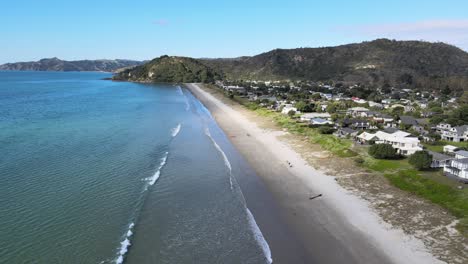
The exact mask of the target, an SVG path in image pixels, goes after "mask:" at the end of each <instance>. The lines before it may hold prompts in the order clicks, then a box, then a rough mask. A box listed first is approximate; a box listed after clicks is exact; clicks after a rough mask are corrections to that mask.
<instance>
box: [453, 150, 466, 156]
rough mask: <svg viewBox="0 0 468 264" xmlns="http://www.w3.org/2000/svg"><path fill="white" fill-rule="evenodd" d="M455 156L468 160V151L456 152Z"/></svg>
mask: <svg viewBox="0 0 468 264" xmlns="http://www.w3.org/2000/svg"><path fill="white" fill-rule="evenodd" d="M455 154H456V155H460V156H463V157H467V158H468V151H466V150H459V151H455Z"/></svg>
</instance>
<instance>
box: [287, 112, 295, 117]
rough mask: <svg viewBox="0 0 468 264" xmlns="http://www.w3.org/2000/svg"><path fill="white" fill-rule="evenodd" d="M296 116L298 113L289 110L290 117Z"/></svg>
mask: <svg viewBox="0 0 468 264" xmlns="http://www.w3.org/2000/svg"><path fill="white" fill-rule="evenodd" d="M295 114H296V111H294V110H289V112H288V116H289V117H293V116H294V115H295Z"/></svg>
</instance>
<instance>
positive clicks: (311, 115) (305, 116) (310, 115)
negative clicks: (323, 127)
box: [301, 113, 331, 122]
mask: <svg viewBox="0 0 468 264" xmlns="http://www.w3.org/2000/svg"><path fill="white" fill-rule="evenodd" d="M314 118H323V119H327V120H329V119H330V118H331V115H330V114H329V113H305V114H303V115H301V121H304V122H310V120H311V119H314Z"/></svg>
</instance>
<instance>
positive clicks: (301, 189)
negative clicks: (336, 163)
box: [187, 84, 444, 263]
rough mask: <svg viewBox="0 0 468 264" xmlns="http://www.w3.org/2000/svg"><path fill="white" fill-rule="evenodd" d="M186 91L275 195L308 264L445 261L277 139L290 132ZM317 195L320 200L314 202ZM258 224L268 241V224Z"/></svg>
mask: <svg viewBox="0 0 468 264" xmlns="http://www.w3.org/2000/svg"><path fill="white" fill-rule="evenodd" d="M187 88H189V89H190V91H191V92H192V93H193V94H194V95H195V96H196V97H197V98H198V99H199V100H200V101H201V102H202V103H203V104H204V105H205V106H206V107H207V108H208V109H209V110H210V112H211V113H212V115H213V116H214V118H215V119H216V121H217V122H218V124H219V125H220V127H221V128H222V129H223V130H224V132H225V133H226V135H227V136H228V137H229V139H230V141H231V142H232V143H233V145H234V146H235V147H236V148H237V149H238V151H239V152H240V153H241V154H242V155H243V156H244V157H245V158H246V160H247V161H248V163H249V164H250V165H251V166H252V167H253V168H254V170H255V171H256V173H257V175H258V176H259V177H260V178H261V180H262V181H263V182H264V184H265V185H266V187H267V189H268V190H269V191H270V192H271V194H272V196H273V198H274V200H275V202H276V203H277V205H278V208H279V210H280V213H279V214H280V215H281V217H282V218H283V220H284V223H285V224H286V225H288V228H289V229H290V230H292V232H293V234H294V236H295V239H296V240H297V241H299V243H300V245H301V246H302V247H303V248H304V250H305V255H306V256H305V257H304V258H303V259H304V260H303V262H304V263H444V262H441V261H439V260H438V259H436V258H435V257H434V256H433V255H432V254H431V253H430V252H429V251H428V250H427V249H426V247H425V246H424V244H423V243H422V241H420V240H418V239H415V238H414V237H412V236H408V235H406V234H405V233H404V232H403V231H402V230H399V229H397V228H394V227H392V226H390V225H388V224H385V222H383V221H382V219H381V218H380V217H379V215H378V214H377V213H376V212H375V211H374V210H372V208H371V207H370V206H369V204H368V202H367V201H365V200H364V199H361V198H359V197H358V196H357V195H354V194H353V193H352V192H350V191H348V190H346V189H344V188H343V187H341V186H340V185H339V184H338V183H337V182H336V181H335V179H334V177H330V176H327V175H325V173H324V172H322V171H319V170H316V169H314V168H313V167H312V166H310V165H309V164H308V163H307V161H306V160H305V159H303V157H301V155H300V154H299V153H297V152H296V151H294V150H293V148H292V147H291V146H289V145H288V144H287V143H285V142H284V141H282V140H280V139H279V138H278V137H280V136H282V135H284V134H285V132H283V131H280V130H267V129H262V128H260V127H259V126H258V125H257V124H256V123H254V122H252V121H251V120H249V118H248V117H247V116H246V115H245V114H244V113H242V111H241V110H239V109H238V108H237V107H232V106H231V105H228V104H225V103H224V102H223V101H222V100H220V99H219V98H216V97H215V96H213V95H211V94H210V93H208V92H207V91H206V90H205V89H202V87H201V86H200V85H197V84H188V85H187ZM290 164H291V165H290ZM317 195H321V196H320V197H318V198H314V199H311V198H313V197H315V196H317ZM247 203H249V199H247ZM253 213H254V215H255V211H253ZM258 224H259V226H260V228H261V229H262V231H263V232H264V233H265V237H266V238H267V240H268V230H265V229H264V228H263V226H265V224H264V223H262V221H258ZM268 243H269V244H270V247H271V249H272V255H273V262H274V263H283V262H284V260H281V261H278V259H277V260H276V261H275V254H278V253H275V252H277V251H278V250H280V248H281V241H278V240H277V239H276V240H275V241H271V240H270V241H268ZM289 263H293V262H289Z"/></svg>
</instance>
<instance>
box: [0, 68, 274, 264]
mask: <svg viewBox="0 0 468 264" xmlns="http://www.w3.org/2000/svg"><path fill="white" fill-rule="evenodd" d="M110 76H111V75H110V74H108V73H89V72H88V73H85V72H0V147H1V155H0V263H269V262H271V252H270V248H269V245H268V243H267V241H266V239H265V237H264V235H263V234H262V231H261V229H260V228H259V226H258V225H257V223H256V220H255V217H254V215H253V214H252V213H251V212H250V210H249V208H248V206H247V204H246V199H245V198H244V193H243V192H242V190H241V188H240V184H239V179H242V178H244V179H245V178H246V177H247V176H246V175H254V172H253V171H252V170H251V168H250V167H249V166H248V165H247V163H246V162H245V161H244V160H243V159H242V157H241V156H240V155H239V154H238V153H237V152H236V150H235V149H234V147H233V146H232V145H231V144H230V142H229V140H228V138H227V137H226V135H225V134H224V133H223V131H222V130H221V129H220V128H219V127H218V125H217V124H216V122H215V121H214V119H213V118H212V116H211V115H210V113H209V111H208V110H207V109H206V108H205V107H204V106H203V105H202V104H201V103H200V102H199V101H198V100H197V99H196V98H195V97H194V96H193V95H192V94H191V93H190V92H189V91H188V90H186V89H184V88H183V87H181V86H177V85H171V84H137V83H127V82H112V81H109V80H103V78H106V77H110Z"/></svg>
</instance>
